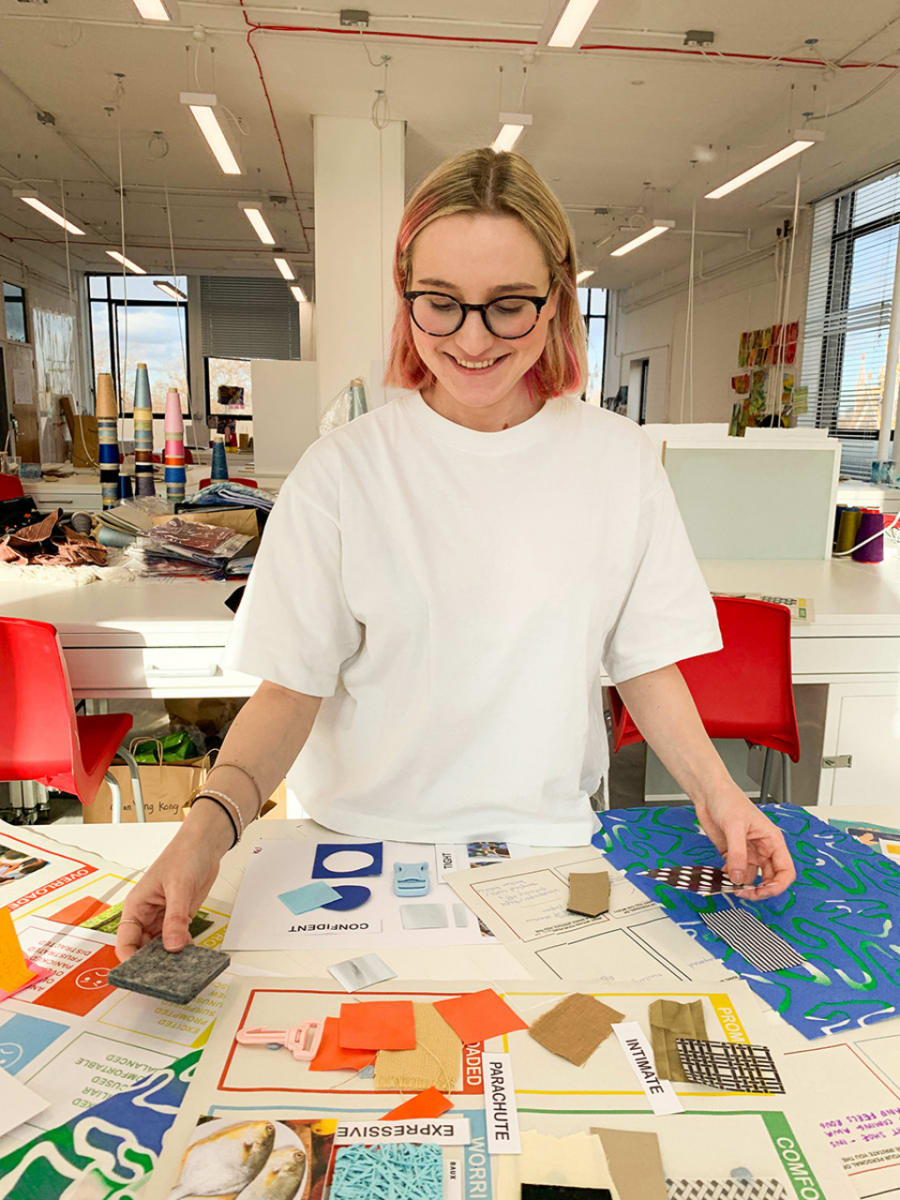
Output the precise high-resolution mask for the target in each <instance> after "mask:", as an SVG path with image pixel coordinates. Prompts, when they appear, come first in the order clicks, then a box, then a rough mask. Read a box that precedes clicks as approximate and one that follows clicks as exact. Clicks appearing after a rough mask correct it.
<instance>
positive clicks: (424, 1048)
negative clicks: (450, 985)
mask: <svg viewBox="0 0 900 1200" xmlns="http://www.w3.org/2000/svg"><path fill="white" fill-rule="evenodd" d="M413 1018H414V1020H415V1023H416V1048H415V1050H379V1051H378V1053H377V1054H376V1056H375V1087H376V1088H377V1089H378V1091H389V1092H423V1091H425V1089H426V1088H430V1087H434V1088H437V1090H438V1091H439V1092H451V1091H453V1089H454V1088H455V1087H456V1084H457V1080H458V1078H459V1065H460V1061H461V1059H462V1042H461V1041H460V1040H459V1038H458V1037H457V1036H456V1034H455V1033H454V1032H453V1030H452V1029H451V1028H450V1026H449V1025H448V1024H447V1022H446V1021H445V1020H444V1018H443V1017H442V1016H441V1015H440V1013H438V1012H437V1011H436V1010H435V1008H434V1005H433V1004H413Z"/></svg>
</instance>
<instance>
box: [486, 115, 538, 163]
mask: <svg viewBox="0 0 900 1200" xmlns="http://www.w3.org/2000/svg"><path fill="white" fill-rule="evenodd" d="M531 122H532V116H531V114H530V113H504V112H502V113H500V132H499V133H498V134H497V136H496V137H495V138H494V141H493V143H492V145H491V149H492V150H495V151H496V152H497V154H499V153H500V152H501V151H503V150H512V148H513V146H514V145H515V144H516V142H517V141H518V140H519V135H520V134H521V132H522V130H523V129H524V128H525V126H526V125H530V124H531Z"/></svg>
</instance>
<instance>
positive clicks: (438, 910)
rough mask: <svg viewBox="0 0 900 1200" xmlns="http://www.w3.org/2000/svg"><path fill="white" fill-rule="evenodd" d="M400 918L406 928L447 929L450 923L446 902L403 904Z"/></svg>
mask: <svg viewBox="0 0 900 1200" xmlns="http://www.w3.org/2000/svg"><path fill="white" fill-rule="evenodd" d="M400 920H401V921H402V922H403V928H404V929H446V928H447V927H448V926H449V924H450V922H449V921H448V920H447V906H446V905H445V904H401V905H400Z"/></svg>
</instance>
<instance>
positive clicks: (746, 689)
mask: <svg viewBox="0 0 900 1200" xmlns="http://www.w3.org/2000/svg"><path fill="white" fill-rule="evenodd" d="M713 600H714V602H715V606H716V613H717V615H718V618H719V629H720V630H721V633H722V643H723V647H722V649H721V650H717V651H715V652H714V653H712V654H700V655H698V656H697V657H696V658H686V659H683V660H682V661H681V662H680V663H679V664H678V667H679V670H680V671H681V673H682V675H683V676H684V681H685V683H686V684H687V685H688V689H689V691H690V693H691V695H692V697H693V699H694V703H695V704H696V705H697V711H698V712H699V714H700V719H701V720H702V722H703V725H704V728H705V729H706V732H707V733H708V734H709V736H710V737H711V738H744V739H745V740H746V741H748V742H750V743H751V744H753V745H755V746H765V747H766V756H765V761H764V763H763V772H762V782H761V784H760V793H759V798H760V801H763V800H765V799H766V797H767V796H768V792H769V780H770V778H771V772H772V754H773V751H774V752H776V753H779V754H780V755H781V780H782V786H781V791H782V799H783V800H784V801H785V803H787V804H790V801H791V776H790V769H789V767H788V758H790V759H792V761H793V762H797V761H798V760H799V758H800V734H799V731H798V729H797V713H796V711H795V709H794V690H793V687H792V685H791V615H790V610H789V609H787V608H785V607H784V605H782V604H767V603H766V602H764V601H762V600H743V599H739V598H737V597H735V596H714V597H713ZM609 706H610V711H611V713H612V734H613V750H614V751H618V750H619V749H620V748H621V747H622V746H630V745H632V744H633V743H634V742H640V741H643V737H642V735H641V733H640V731H639V730H638V728H637V726H636V725H635V724H634V722H633V721H632V719H631V717H630V716H629V714H628V710H627V709H626V708H625V705H624V704H623V703H622V700H621V698H620V696H619V693H618V692H617V691H616V689H615V688H610V689H609Z"/></svg>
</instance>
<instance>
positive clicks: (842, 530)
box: [835, 508, 862, 554]
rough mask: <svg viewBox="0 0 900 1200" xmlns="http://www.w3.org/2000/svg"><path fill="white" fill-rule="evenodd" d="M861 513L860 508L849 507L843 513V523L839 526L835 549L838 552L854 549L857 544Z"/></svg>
mask: <svg viewBox="0 0 900 1200" xmlns="http://www.w3.org/2000/svg"><path fill="white" fill-rule="evenodd" d="M861 516H862V514H861V513H860V511H859V509H858V508H848V509H846V510H845V511H844V512H842V513H841V523H840V525H839V526H838V535H837V544H836V546H835V549H836V550H837V551H838V553H839V554H840V553H842V552H844V551H847V550H852V549H853V547H854V546H855V545H856V542H857V540H858V539H857V537H856V533H857V530H858V529H859V522H860V517H861Z"/></svg>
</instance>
